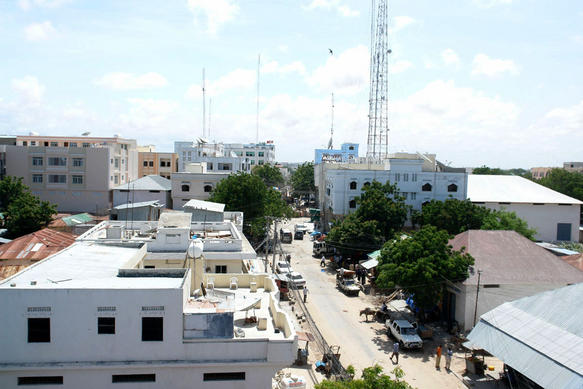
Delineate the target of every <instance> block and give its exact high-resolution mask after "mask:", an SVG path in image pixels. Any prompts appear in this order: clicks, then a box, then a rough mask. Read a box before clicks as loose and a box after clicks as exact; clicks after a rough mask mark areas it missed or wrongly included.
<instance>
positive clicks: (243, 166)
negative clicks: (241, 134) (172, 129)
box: [174, 139, 251, 173]
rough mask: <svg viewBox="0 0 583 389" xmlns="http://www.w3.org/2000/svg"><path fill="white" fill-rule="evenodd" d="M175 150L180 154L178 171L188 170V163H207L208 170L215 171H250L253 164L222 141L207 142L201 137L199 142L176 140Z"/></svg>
mask: <svg viewBox="0 0 583 389" xmlns="http://www.w3.org/2000/svg"><path fill="white" fill-rule="evenodd" d="M174 152H175V153H176V154H178V171H179V172H184V171H187V170H188V169H187V166H188V164H191V163H206V168H207V171H208V172H209V173H210V172H213V173H218V172H222V173H236V172H240V171H245V172H248V171H250V170H251V165H250V164H249V163H245V158H242V157H239V156H237V155H236V154H235V153H234V152H231V151H229V150H227V149H225V145H223V144H222V143H207V142H206V141H204V140H201V139H199V141H198V142H183V141H176V142H174Z"/></svg>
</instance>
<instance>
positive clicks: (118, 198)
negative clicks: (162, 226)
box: [113, 174, 172, 208]
mask: <svg viewBox="0 0 583 389" xmlns="http://www.w3.org/2000/svg"><path fill="white" fill-rule="evenodd" d="M171 190H172V183H171V181H170V180H168V179H166V178H164V177H162V176H159V175H155V174H152V175H149V176H145V177H142V178H138V179H137V180H134V181H131V182H128V183H127V184H123V185H119V186H116V187H115V188H113V206H114V207H116V206H118V205H122V204H128V203H141V202H145V201H158V202H159V203H160V204H162V205H164V206H166V208H172V196H171Z"/></svg>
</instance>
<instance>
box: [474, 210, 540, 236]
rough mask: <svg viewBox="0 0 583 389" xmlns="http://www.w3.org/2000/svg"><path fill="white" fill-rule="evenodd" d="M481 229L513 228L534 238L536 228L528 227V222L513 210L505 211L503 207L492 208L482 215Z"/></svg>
mask: <svg viewBox="0 0 583 389" xmlns="http://www.w3.org/2000/svg"><path fill="white" fill-rule="evenodd" d="M480 229H482V230H507V231H510V230H513V231H516V232H518V233H519V234H521V235H523V236H525V237H527V238H528V239H530V240H534V236H535V235H536V229H534V228H528V223H527V222H525V221H524V220H522V219H521V218H519V217H518V216H516V213H515V212H507V211H506V210H505V209H501V210H498V211H496V210H493V211H490V212H488V214H487V215H486V216H485V217H484V220H483V222H482V226H481V227H480Z"/></svg>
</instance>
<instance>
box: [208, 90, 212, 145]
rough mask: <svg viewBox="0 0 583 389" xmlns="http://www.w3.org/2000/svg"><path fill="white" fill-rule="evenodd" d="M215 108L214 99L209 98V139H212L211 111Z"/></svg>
mask: <svg viewBox="0 0 583 389" xmlns="http://www.w3.org/2000/svg"><path fill="white" fill-rule="evenodd" d="M212 108H213V99H212V97H209V130H208V139H209V140H210V139H211V110H212Z"/></svg>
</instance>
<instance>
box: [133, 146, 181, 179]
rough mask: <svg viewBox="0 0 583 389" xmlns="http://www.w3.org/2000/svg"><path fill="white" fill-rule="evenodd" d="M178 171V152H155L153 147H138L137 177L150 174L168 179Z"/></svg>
mask: <svg viewBox="0 0 583 389" xmlns="http://www.w3.org/2000/svg"><path fill="white" fill-rule="evenodd" d="M177 171H178V154H177V153H163V152H156V150H155V147H154V146H152V145H150V146H140V147H138V177H144V176H149V175H152V174H155V175H158V176H162V177H164V178H167V179H170V175H171V174H172V173H175V172H177Z"/></svg>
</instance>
